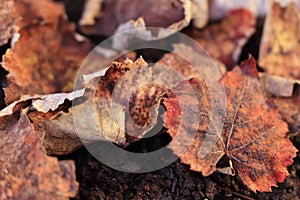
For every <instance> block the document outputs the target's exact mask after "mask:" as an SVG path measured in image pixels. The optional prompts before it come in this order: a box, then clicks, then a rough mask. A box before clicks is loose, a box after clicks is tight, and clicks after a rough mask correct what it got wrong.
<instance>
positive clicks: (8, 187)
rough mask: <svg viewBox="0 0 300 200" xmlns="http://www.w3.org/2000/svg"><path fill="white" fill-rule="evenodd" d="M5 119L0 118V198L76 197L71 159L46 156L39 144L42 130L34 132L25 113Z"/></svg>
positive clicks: (40, 143)
mask: <svg viewBox="0 0 300 200" xmlns="http://www.w3.org/2000/svg"><path fill="white" fill-rule="evenodd" d="M4 118H6V117H0V121H1V128H0V136H1V140H0V151H1V157H0V167H1V171H0V177H1V178H0V199H69V198H70V197H75V195H76V193H77V190H78V183H77V182H76V177H75V165H74V162H73V161H58V160H57V158H54V157H49V156H47V155H46V152H45V150H44V148H43V146H42V141H43V137H44V133H43V132H40V131H35V130H34V128H33V125H32V124H31V123H30V121H29V119H28V118H27V116H26V115H25V114H24V113H21V116H20V118H19V119H18V120H17V119H16V118H14V117H12V116H10V117H9V120H4ZM4 121H6V123H4V124H3V122H4Z"/></svg>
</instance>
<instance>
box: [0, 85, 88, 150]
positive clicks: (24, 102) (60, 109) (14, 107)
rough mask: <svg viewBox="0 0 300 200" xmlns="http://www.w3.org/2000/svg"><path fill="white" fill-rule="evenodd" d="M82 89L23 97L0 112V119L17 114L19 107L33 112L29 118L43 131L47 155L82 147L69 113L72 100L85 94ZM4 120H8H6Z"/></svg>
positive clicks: (37, 128)
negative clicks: (69, 103)
mask: <svg viewBox="0 0 300 200" xmlns="http://www.w3.org/2000/svg"><path fill="white" fill-rule="evenodd" d="M84 92H85V89H81V90H77V91H74V92H71V93H57V94H49V95H33V96H29V95H26V96H22V98H21V99H20V100H18V101H15V102H13V103H11V104H10V105H8V106H7V107H5V108H4V109H2V110H1V111H0V119H1V118H2V120H0V122H2V121H3V120H4V119H5V118H8V119H10V117H11V116H13V115H15V113H18V112H19V111H20V110H21V109H22V108H25V107H26V108H27V107H28V108H29V109H30V110H31V111H32V112H30V113H29V114H28V117H29V118H30V120H31V121H33V124H34V128H35V130H38V131H41V132H45V138H44V139H43V144H44V148H45V149H46V151H47V154H56V155H62V154H68V153H71V152H73V151H74V150H76V149H78V148H79V147H81V146H82V142H81V141H80V138H79V137H78V135H77V131H76V127H75V126H74V123H73V115H72V112H71V111H69V112H68V113H66V112H67V111H68V108H69V107H70V105H68V104H67V103H66V102H71V101H74V100H77V99H81V98H83V97H84ZM5 121H7V120H5Z"/></svg>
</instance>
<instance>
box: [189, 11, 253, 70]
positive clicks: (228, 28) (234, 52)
mask: <svg viewBox="0 0 300 200" xmlns="http://www.w3.org/2000/svg"><path fill="white" fill-rule="evenodd" d="M255 24H256V21H255V17H254V15H253V14H252V13H251V12H250V11H248V10H246V9H236V10H232V11H230V12H229V13H228V16H227V17H226V18H225V19H223V20H222V21H221V22H220V23H218V24H212V25H209V26H207V27H206V28H205V29H203V30H197V29H188V30H186V31H184V33H185V34H187V35H188V36H190V37H192V38H193V39H195V40H196V41H197V42H198V43H199V44H200V45H202V46H203V48H204V49H205V50H207V52H208V53H209V55H210V56H211V57H212V58H214V59H216V60H219V61H221V62H222V63H224V64H225V65H226V67H227V68H228V69H232V68H233V67H234V65H235V64H236V62H237V61H238V60H239V56H240V54H241V51H242V48H243V46H244V45H245V44H246V42H247V40H248V39H249V38H250V37H251V35H252V34H253V33H254V32H255Z"/></svg>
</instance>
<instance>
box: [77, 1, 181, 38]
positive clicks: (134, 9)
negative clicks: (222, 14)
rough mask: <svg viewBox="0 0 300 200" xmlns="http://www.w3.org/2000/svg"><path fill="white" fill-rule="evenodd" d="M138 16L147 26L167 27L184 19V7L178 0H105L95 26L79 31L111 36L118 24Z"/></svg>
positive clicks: (135, 18)
mask: <svg viewBox="0 0 300 200" xmlns="http://www.w3.org/2000/svg"><path fill="white" fill-rule="evenodd" d="M99 13H100V11H99ZM140 17H142V18H143V21H144V22H145V24H146V25H147V27H168V26H170V25H171V24H173V23H175V22H178V21H180V20H182V19H184V8H183V6H182V4H181V3H180V2H179V1H178V0H171V1H164V0H159V1H155V2H153V1H151V0H146V1H143V2H142V3H141V1H139V0H133V1H132V0H131V1H130V0H123V1H117V0H106V1H105V2H104V5H103V6H102V10H101V17H99V19H98V20H97V21H96V24H95V26H93V27H87V26H85V27H82V28H81V31H83V32H84V33H85V34H89V35H105V36H111V35H112V34H113V33H114V32H115V31H116V30H117V27H118V26H119V25H120V24H123V23H126V22H128V21H130V20H137V19H138V18H140Z"/></svg>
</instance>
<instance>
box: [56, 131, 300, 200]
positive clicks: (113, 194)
mask: <svg viewBox="0 0 300 200" xmlns="http://www.w3.org/2000/svg"><path fill="white" fill-rule="evenodd" d="M292 140H293V143H294V145H295V146H296V147H297V148H300V137H299V135H298V137H294V138H293V139H292ZM60 159H74V160H75V163H76V175H77V181H78V182H79V183H80V188H79V193H78V194H77V196H76V198H75V199H145V200H146V199H162V200H171V199H220V200H221V199H224V200H225V199H226V200H227V199H228V200H229V199H236V200H237V199H265V200H269V199H270V200H271V199H274V200H275V199H278V200H292V199H293V200H297V199H300V156H299V154H298V157H297V158H295V162H294V164H293V165H291V166H290V167H289V168H288V170H289V173H290V174H291V175H290V176H289V177H287V179H286V180H285V182H284V183H281V184H279V186H278V188H275V187H273V192H272V193H260V192H258V193H254V192H252V191H250V190H249V189H248V188H247V187H246V186H245V185H244V184H243V183H242V182H241V180H240V179H239V177H238V176H234V177H232V176H229V175H225V174H221V173H218V172H216V173H214V174H213V175H211V176H208V177H203V176H202V175H201V173H198V172H193V171H191V170H189V166H187V165H184V164H180V162H179V160H178V161H176V162H174V163H173V164H171V165H170V166H168V167H165V168H163V169H161V170H158V171H155V172H151V173H143V174H131V173H124V172H120V171H117V170H114V169H111V168H109V167H107V166H105V165H104V164H102V163H100V162H99V161H97V160H96V159H95V158H94V157H93V156H92V155H91V154H89V152H88V151H87V150H86V149H85V148H82V149H79V150H77V151H76V152H74V153H73V154H71V155H68V156H64V157H61V158H60Z"/></svg>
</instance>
